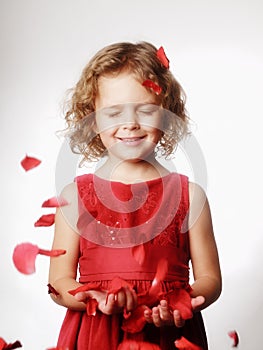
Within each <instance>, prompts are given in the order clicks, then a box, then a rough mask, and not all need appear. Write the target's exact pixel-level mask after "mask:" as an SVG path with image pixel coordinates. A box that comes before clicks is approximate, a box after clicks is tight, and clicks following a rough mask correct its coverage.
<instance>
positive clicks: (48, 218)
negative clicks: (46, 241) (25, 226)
mask: <svg viewBox="0 0 263 350" xmlns="http://www.w3.org/2000/svg"><path fill="white" fill-rule="evenodd" d="M54 222H55V214H46V215H42V216H41V217H40V218H39V219H38V220H37V221H36V222H35V223H34V226H35V227H39V226H52V225H53V224H54Z"/></svg>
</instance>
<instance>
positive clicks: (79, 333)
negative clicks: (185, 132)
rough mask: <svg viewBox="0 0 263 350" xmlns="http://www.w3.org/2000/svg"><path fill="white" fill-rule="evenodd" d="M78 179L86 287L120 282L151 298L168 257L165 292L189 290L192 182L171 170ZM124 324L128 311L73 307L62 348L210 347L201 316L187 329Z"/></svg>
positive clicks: (63, 331)
mask: <svg viewBox="0 0 263 350" xmlns="http://www.w3.org/2000/svg"><path fill="white" fill-rule="evenodd" d="M76 182H77V185H78V191H79V221H78V227H79V229H80V233H81V237H80V257H79V274H80V278H79V281H80V282H81V283H83V284H86V283H91V282H92V283H96V284H98V285H99V286H101V288H102V289H105V290H109V289H111V282H112V280H113V279H114V278H115V277H119V278H121V279H122V280H125V281H127V282H128V283H130V284H131V285H132V286H133V288H134V289H135V290H136V292H137V293H138V294H143V293H145V292H147V291H149V289H150V287H151V285H152V281H153V279H154V277H155V274H156V270H157V266H158V263H159V262H160V260H162V259H163V260H166V261H167V262H168V271H167V273H166V275H165V278H164V280H163V281H162V282H161V288H162V291H163V292H164V293H166V292H169V291H172V290H176V289H177V290H178V288H179V289H184V290H189V284H188V283H189V259H190V256H189V239H188V231H187V217H188V209H189V199H188V179H187V177H185V176H183V175H178V174H176V173H171V174H169V175H166V176H164V177H162V178H158V179H154V180H150V181H147V182H138V183H135V184H131V185H129V184H123V183H120V182H110V181H107V180H104V179H101V178H99V177H97V176H95V175H93V174H88V175H82V176H79V177H77V179H76ZM138 247H143V248H142V249H140V248H138ZM137 248H138V250H136V249H137ZM136 252H137V253H138V252H139V253H138V254H136ZM138 256H139V258H138ZM151 303H152V301H150V300H149V305H148V306H149V307H153V306H154V305H152V304H151ZM155 304H158V302H156V303H155ZM124 324H125V321H124V315H123V314H114V315H110V316H109V315H105V314H103V313H101V312H100V311H98V310H97V312H96V315H95V316H92V315H88V314H87V312H86V311H84V312H80V311H73V310H67V313H66V317H65V319H64V322H63V325H62V328H61V331H60V335H59V340H58V346H59V347H61V348H62V349H69V350H75V349H77V350H97V349H103V350H117V348H118V345H119V344H120V343H121V342H123V341H124V340H127V339H131V340H135V341H140V342H141V341H144V342H149V343H153V344H158V346H159V347H160V349H162V350H170V349H171V350H172V349H173V350H174V349H176V347H175V345H174V342H175V340H176V339H179V338H180V337H182V336H184V337H185V338H187V339H188V340H189V341H191V342H192V343H194V344H196V345H198V346H199V347H200V348H202V349H204V350H205V349H208V347H207V341H206V334H205V329H204V325H203V321H202V316H201V314H200V313H199V312H198V313H194V315H193V318H191V319H189V320H187V321H186V323H185V326H184V327H182V328H176V327H175V326H165V327H160V328H158V327H156V326H154V325H153V324H148V323H147V324H146V325H145V326H144V327H143V328H142V329H141V330H139V331H136V330H135V332H134V331H131V332H130V331H129V330H128V331H127V329H126V328H125V327H124V326H123V325H124ZM138 348H139V347H138Z"/></svg>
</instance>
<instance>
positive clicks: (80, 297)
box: [74, 292, 87, 303]
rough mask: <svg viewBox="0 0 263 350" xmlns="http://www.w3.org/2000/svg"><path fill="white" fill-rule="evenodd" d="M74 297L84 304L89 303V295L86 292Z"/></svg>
mask: <svg viewBox="0 0 263 350" xmlns="http://www.w3.org/2000/svg"><path fill="white" fill-rule="evenodd" d="M74 297H75V299H76V300H77V301H82V302H84V303H85V302H86V301H87V295H86V293H85V292H78V293H76V294H75V295H74Z"/></svg>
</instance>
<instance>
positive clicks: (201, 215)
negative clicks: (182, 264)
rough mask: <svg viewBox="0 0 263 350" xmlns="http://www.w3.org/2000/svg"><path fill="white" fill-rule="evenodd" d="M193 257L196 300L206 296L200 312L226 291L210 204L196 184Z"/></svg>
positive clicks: (191, 237) (192, 212)
mask: <svg viewBox="0 0 263 350" xmlns="http://www.w3.org/2000/svg"><path fill="white" fill-rule="evenodd" d="M189 194H190V213H189V214H190V215H189V240H190V255H191V261H192V267H193V274H194V280H195V281H194V283H193V285H192V289H193V291H192V297H193V298H194V297H197V296H203V297H204V298H205V302H204V303H203V304H202V305H201V306H199V307H198V308H197V309H199V310H200V309H204V308H206V307H207V306H209V305H210V304H212V303H213V302H214V301H215V300H216V299H217V298H218V297H219V295H220V293H221V288H222V280H221V272H220V265H219V258H218V252H217V247H216V242H215V238H214V233H213V225H212V219H211V213H210V208H209V204H208V201H207V198H206V195H205V193H204V191H203V190H202V189H201V188H200V187H199V186H198V185H196V184H193V183H190V184H189Z"/></svg>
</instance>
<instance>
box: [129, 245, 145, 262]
mask: <svg viewBox="0 0 263 350" xmlns="http://www.w3.org/2000/svg"><path fill="white" fill-rule="evenodd" d="M132 256H133V257H134V259H135V260H136V261H137V262H138V264H139V265H141V266H142V265H143V263H144V260H145V247H144V244H139V245H136V246H134V247H132Z"/></svg>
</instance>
